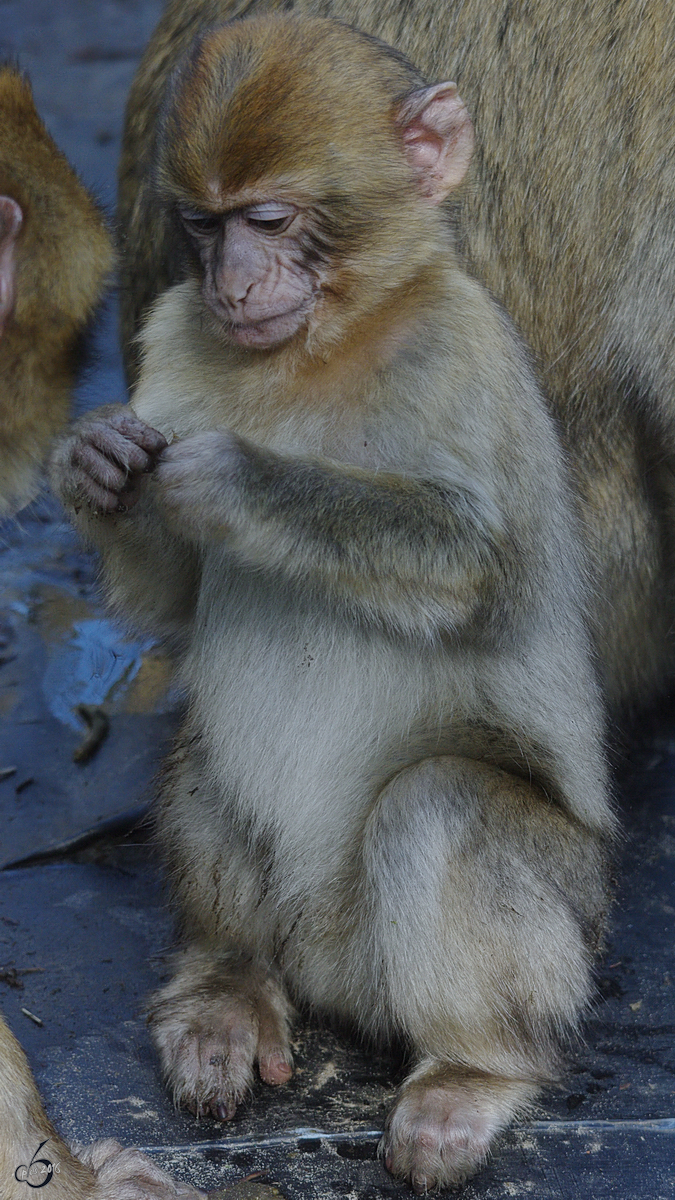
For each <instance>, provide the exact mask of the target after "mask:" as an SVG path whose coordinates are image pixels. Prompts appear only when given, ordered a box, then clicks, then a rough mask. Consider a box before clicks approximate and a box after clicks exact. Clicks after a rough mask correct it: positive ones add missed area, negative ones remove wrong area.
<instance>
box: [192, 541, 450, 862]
mask: <svg viewBox="0 0 675 1200" xmlns="http://www.w3.org/2000/svg"><path fill="white" fill-rule="evenodd" d="M185 675H186V682H187V684H188V687H189V689H190V692H191V698H192V708H193V713H194V716H195V719H196V721H197V724H198V728H199V730H200V733H201V736H202V743H203V746H204V749H205V750H206V753H207V755H208V757H209V761H210V763H211V768H212V770H213V773H214V776H215V779H216V781H217V786H218V789H219V791H220V794H221V798H222V805H223V809H224V810H225V809H227V810H229V811H230V812H231V813H236V814H238V816H239V817H243V818H244V819H246V820H250V821H253V822H254V823H255V824H256V825H258V826H260V827H262V828H267V829H273V830H274V831H275V834H274V835H275V838H276V839H277V840H280V841H281V842H286V841H288V842H289V843H293V844H295V843H297V842H298V840H299V839H304V842H305V843H307V841H308V840H309V842H311V841H312V839H313V838H314V837H316V840H317V845H318V846H324V847H325V844H326V841H327V840H328V841H329V842H332V844H333V845H335V843H336V840H337V841H341V840H343V839H344V838H346V837H349V835H350V830H351V829H353V827H354V824H355V823H358V822H359V821H360V820H362V818H363V813H364V811H365V810H366V809H367V807H368V806H369V805H370V803H371V802H372V799H373V797H374V796H375V795H376V794H377V792H378V791H379V790H380V788H381V787H382V786H383V784H384V782H385V781H386V779H387V778H390V777H391V774H392V771H395V770H396V769H397V768H399V767H403V766H405V765H407V764H408V763H409V762H411V761H416V760H418V759H419V758H420V757H424V756H425V754H427V753H429V738H430V736H431V738H432V740H433V738H434V737H436V736H437V735H438V733H439V730H441V729H442V728H443V727H444V725H445V722H446V719H447V715H448V697H447V686H448V684H447V662H444V661H443V657H442V655H441V654H439V651H438V650H431V649H429V648H423V647H420V646H419V645H415V646H412V645H408V646H406V645H403V644H400V643H397V642H396V641H394V640H392V639H390V638H388V637H386V636H385V635H384V634H382V633H380V632H378V631H376V630H373V629H365V628H362V627H359V626H357V625H356V624H354V623H350V622H349V621H348V620H347V619H346V618H344V617H341V616H340V615H339V614H338V613H335V612H332V611H331V610H330V608H329V607H328V605H327V604H322V603H321V600H320V599H319V598H316V597H312V596H310V595H308V594H307V593H306V592H303V591H302V590H301V589H295V590H294V589H292V588H290V587H286V586H283V585H281V584H280V583H279V582H278V581H269V580H265V579H261V578H260V576H256V575H255V574H254V573H253V572H243V571H241V570H238V569H237V568H236V566H235V565H234V564H233V563H232V561H231V560H230V559H229V557H228V556H227V554H226V553H225V552H214V553H213V555H212V557H211V559H210V561H209V562H208V563H207V566H206V569H205V572H204V582H203V585H202V592H201V595H200V600H199V605H198V611H197V615H196V620H195V626H194V634H193V641H192V647H191V650H190V653H189V655H188V657H187V660H186V663H185ZM469 690H470V689H469V688H468V687H467V688H465V689H464V695H465V698H466V697H467V696H468V693H469ZM430 730H431V731H432V733H431V735H430ZM324 852H325V851H324Z"/></svg>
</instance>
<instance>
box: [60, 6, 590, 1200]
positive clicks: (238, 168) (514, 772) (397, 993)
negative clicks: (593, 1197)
mask: <svg viewBox="0 0 675 1200" xmlns="http://www.w3.org/2000/svg"><path fill="white" fill-rule="evenodd" d="M364 114H367V118H366V117H364ZM157 139H158V144H157V155H156V162H155V180H156V187H157V188H158V190H159V195H160V197H161V201H162V203H163V204H164V205H165V210H166V213H167V220H168V219H171V220H174V221H175V222H176V227H177V228H180V229H181V230H182V237H183V240H184V245H185V250H186V253H187V254H188V255H189V256H190V261H191V263H192V268H191V272H190V277H189V279H188V281H187V282H185V283H183V284H180V285H178V286H175V287H173V288H171V289H170V290H169V291H168V292H166V293H165V294H164V295H163V296H162V297H161V298H160V300H159V301H158V303H157V304H156V306H155V309H154V312H153V313H152V315H151V317H150V319H149V321H148V323H147V326H146V328H145V332H144V335H143V368H142V373H141V378H140V382H139V385H138V388H137V390H136V392H135V395H134V397H133V410H134V411H133V412H131V411H129V410H128V409H125V408H122V407H120V408H110V409H103V410H100V411H99V412H98V413H93V414H91V415H90V416H89V417H86V418H84V419H83V420H82V421H80V422H78V424H77V425H76V426H75V427H74V429H73V431H72V432H71V434H70V436H69V437H67V438H66V439H64V440H63V442H62V443H61V445H60V446H59V448H58V451H57V453H56V455H55V459H54V473H53V477H54V481H55V485H56V487H57V488H58V490H59V492H60V494H61V496H62V498H63V500H64V502H65V503H66V504H67V505H68V506H70V508H71V511H72V512H73V515H74V519H75V520H76V522H77V524H78V526H79V528H80V529H81V530H82V532H83V533H84V534H85V535H86V536H87V537H88V538H89V539H90V540H91V541H93V542H94V543H95V544H96V545H97V546H98V547H99V548H100V550H101V552H102V556H103V564H104V571H105V575H106V579H107V587H108V592H109V596H110V599H111V601H112V603H113V604H114V605H115V606H116V607H117V608H119V609H120V610H121V611H123V612H124V613H125V614H126V615H127V616H128V617H130V618H132V619H133V620H134V621H135V622H137V623H138V624H139V625H141V626H143V627H145V628H148V629H151V630H153V631H155V632H159V631H161V632H163V633H164V634H165V635H166V636H167V637H168V638H170V639H171V640H172V641H173V642H174V644H175V645H176V647H177V652H178V655H179V658H180V662H181V669H182V675H183V679H184V681H185V683H186V685H187V687H188V689H189V693H190V708H189V714H188V717H187V719H186V722H185V726H184V729H183V731H182V735H181V737H180V739H179V742H178V745H177V747H176V750H175V752H174V754H173V756H172V758H171V760H170V763H169V766H168V770H167V772H166V775H165V777H164V780H163V784H162V795H161V800H160V805H159V812H158V824H159V832H160V837H161V840H162V842H163V845H164V849H165V854H166V859H167V864H168V867H169V870H170V873H171V879H172V883H173V891H174V897H175V901H176V904H177V906H178V909H179V913H180V917H181V923H182V929H183V933H184V938H185V946H184V949H183V951H182V954H181V956H180V957H179V959H178V969H177V973H176V976H175V978H174V980H173V981H172V982H171V983H170V984H168V985H167V986H166V987H165V988H163V989H162V990H161V991H160V992H159V993H157V995H156V996H155V998H154V1002H153V1005H152V1012H151V1025H152V1030H153V1034H154V1038H155V1041H156V1044H157V1046H158V1049H159V1053H160V1056H161V1059H162V1064H163V1067H164V1071H165V1073H166V1076H167V1079H168V1081H169V1084H170V1086H171V1087H172V1089H173V1091H174V1094H175V1096H176V1098H177V1100H179V1101H180V1102H181V1103H183V1104H186V1105H187V1106H188V1107H189V1108H191V1109H192V1110H193V1111H195V1112H197V1113H200V1114H205V1113H208V1112H210V1113H211V1114H212V1115H213V1116H215V1117H217V1118H219V1119H222V1120H227V1119H229V1118H230V1117H231V1116H232V1114H233V1113H234V1111H235V1108H236V1106H237V1104H238V1103H239V1102H240V1101H241V1099H242V1098H243V1096H244V1095H245V1093H246V1089H247V1087H248V1085H249V1083H250V1080H251V1077H252V1071H253V1067H254V1063H255V1062H256V1061H257V1065H258V1070H259V1072H260V1075H261V1077H262V1078H263V1080H265V1081H266V1082H268V1083H271V1084H279V1083H283V1082H284V1081H285V1080H287V1079H288V1078H289V1076H290V1074H291V1071H292V1056H291V1048H290V1042H289V1024H290V1017H291V1005H290V1000H289V996H290V997H292V998H293V999H295V1000H297V1001H300V1002H302V1003H306V1004H309V1005H311V1006H312V1007H315V1008H317V1009H319V1010H322V1011H324V1012H327V1013H330V1014H334V1015H337V1016H339V1017H341V1018H348V1019H350V1020H351V1021H353V1022H354V1023H355V1024H356V1026H357V1027H358V1028H359V1029H360V1030H361V1031H362V1032H363V1033H364V1034H365V1035H367V1036H372V1037H377V1038H387V1037H391V1036H392V1035H397V1036H401V1037H403V1038H404V1039H406V1041H407V1042H408V1044H409V1046H410V1049H411V1055H412V1056H413V1057H414V1069H413V1071H412V1073H411V1074H410V1076H409V1078H408V1079H407V1080H406V1081H405V1083H404V1084H403V1087H402V1088H401V1092H400V1095H399V1097H398V1099H397V1102H396V1104H395V1106H394V1109H393V1111H392V1113H391V1116H390V1118H389V1121H388V1125H387V1130H386V1133H385V1136H384V1139H383V1153H384V1157H385V1162H386V1165H387V1167H388V1168H389V1169H390V1170H391V1171H392V1172H393V1174H394V1175H396V1176H399V1177H403V1178H406V1179H408V1180H410V1182H411V1183H412V1185H413V1187H414V1188H415V1190H416V1191H418V1192H423V1191H426V1190H428V1189H431V1188H433V1187H434V1186H442V1185H447V1184H452V1183H457V1182H458V1181H461V1180H462V1179H464V1178H465V1177H466V1176H467V1175H468V1174H470V1173H471V1172H472V1171H473V1170H475V1168H476V1167H477V1166H478V1165H479V1163H480V1162H481V1160H482V1159H483V1158H484V1157H485V1155H486V1154H487V1152H488V1150H489V1147H490V1144H491V1142H492V1139H493V1138H494V1135H495V1134H496V1132H497V1131H498V1130H499V1129H501V1128H503V1127H504V1125H505V1124H507V1123H508V1121H509V1120H510V1119H511V1118H512V1117H513V1116H514V1114H516V1113H518V1112H522V1111H524V1110H525V1109H526V1108H527V1106H528V1104H529V1103H530V1102H531V1101H532V1099H533V1097H534V1096H535V1095H536V1094H537V1092H538V1091H539V1089H540V1088H541V1086H542V1085H543V1084H544V1083H546V1081H548V1080H551V1079H553V1078H554V1077H555V1076H556V1073H557V1071H558V1069H559V1052H560V1042H561V1040H562V1039H563V1038H564V1035H565V1032H566V1031H569V1030H570V1029H571V1028H573V1027H574V1025H575V1023H576V1022H577V1020H578V1016H579V1013H580V1012H581V1010H582V1009H583V1007H584V1005H585V1004H586V1002H587V1000H588V997H589V991H590V969H591V964H592V959H593V953H594V950H595V948H596V946H597V942H598V939H599V937H600V936H601V931H602V927H603V920H604V912H605V905H606V899H605V859H606V851H607V847H608V844H609V843H610V841H611V837H612V832H613V818H612V814H611V811H610V808H609V806H608V800H607V789H606V774H605V765H604V761H603V755H602V751H601V732H602V730H601V725H602V717H601V711H600V705H599V700H598V694H597V688H596V683H595V680H594V675H593V670H592V667H591V663H590V659H589V648H588V637H587V633H586V629H585V626H584V620H583V614H582V608H583V604H584V584H583V563H582V562H581V554H580V549H579V545H578V542H577V537H576V530H575V520H574V516H573V511H572V502H571V499H570V496H569V493H568V485H567V480H566V476H565V470H564V465H563V461H562V455H561V451H560V446H559V442H558V437H557V433H556V429H555V427H554V425H553V422H552V421H551V419H550V417H549V416H548V413H547V410H546V407H545V405H544V402H543V400H542V397H541V395H540V393H539V391H538V389H537V386H536V383H535V381H534V379H533V376H532V374H531V371H530V368H529V365H528V361H527V356H526V354H525V353H524V351H523V348H522V346H521V345H520V344H519V342H518V340H517V338H516V336H515V334H514V332H513V330H512V328H511V326H510V324H509V322H508V320H507V319H506V318H505V316H504V314H503V313H502V312H501V311H500V309H499V308H497V306H496V305H495V304H494V303H493V302H492V301H491V299H490V298H489V296H488V295H487V293H486V292H485V290H484V289H483V288H482V287H481V286H480V285H479V284H477V283H476V282H474V281H473V280H471V279H470V278H469V277H468V276H467V275H466V274H465V272H464V271H463V270H462V269H461V268H460V267H459V265H458V262H457V259H456V257H455V254H454V251H453V243H452V234H451V231H450V230H449V228H448V226H447V221H446V219H445V218H444V216H443V214H442V211H441V209H440V207H439V205H440V202H441V201H442V200H443V199H444V198H445V197H446V196H447V195H448V194H449V193H450V192H451V191H452V190H453V189H454V188H456V187H457V186H458V185H459V184H460V183H461V180H462V178H463V176H464V173H465V171H466V168H467V165H468V163H469V160H470V156H471V150H472V144H473V138H472V128H471V124H470V120H469V117H468V115H467V112H466V110H465V108H464V106H463V104H462V102H461V101H460V99H459V97H458V95H457V91H456V89H455V87H454V85H453V84H450V83H441V84H437V85H435V86H431V87H429V86H426V85H425V84H424V83H423V81H422V80H421V79H420V77H419V76H418V74H417V73H416V71H415V70H414V69H413V68H412V67H411V66H410V64H408V63H407V62H406V61H405V60H404V59H403V58H402V57H401V56H400V55H399V54H398V53H396V52H395V51H392V50H390V49H389V48H388V47H386V46H384V45H383V44H381V43H378V42H376V41H374V40H373V39H370V38H367V37H365V36H363V35H361V34H359V33H357V32H356V31H354V30H353V29H351V28H348V27H346V26H343V25H340V24H338V23H334V22H332V21H328V20H321V19H306V20H305V19H302V20H301V19H297V18H294V17H292V16H269V17H261V18H255V19H252V20H245V21H239V22H233V23H231V24H228V25H226V26H224V27H223V28H220V29H216V30H215V31H209V32H207V33H206V34H204V35H203V36H202V37H201V38H199V39H198V40H197V41H196V42H195V44H194V46H193V47H192V49H191V51H190V53H189V55H188V56H187V58H186V59H185V60H184V61H183V62H182V63H181V65H180V67H179V68H178V70H177V72H176V74H175V76H174V77H173V79H172V81H171V84H170V86H169V90H168V93H167V95H166V97H165V101H164V106H163V110H162V119H161V124H160V128H159V130H158V134H157ZM174 435H175V438H176V440H173V441H172V444H171V445H170V446H167V440H168V439H169V438H173V436H174ZM153 468H154V473H152V474H150V472H151V471H152V469H153Z"/></svg>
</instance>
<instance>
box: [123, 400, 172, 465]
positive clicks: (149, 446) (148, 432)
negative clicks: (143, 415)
mask: <svg viewBox="0 0 675 1200" xmlns="http://www.w3.org/2000/svg"><path fill="white" fill-rule="evenodd" d="M109 421H110V424H111V425H113V426H114V427H115V429H116V430H117V431H118V433H121V434H122V435H123V437H125V438H129V439H130V440H131V441H133V442H135V443H136V445H137V446H140V448H141V449H142V450H145V451H146V453H147V454H149V455H151V456H152V457H153V458H154V457H155V456H156V455H158V454H161V453H162V450H165V449H166V447H167V446H168V444H169V443H168V442H167V440H166V438H165V437H164V434H162V433H160V432H159V430H158V429H153V427H152V425H146V423H145V421H141V419H140V417H137V416H136V414H135V413H134V412H132V411H131V409H129V408H126V407H122V408H120V409H118V410H117V411H116V412H114V413H112V414H111V415H110V417H109Z"/></svg>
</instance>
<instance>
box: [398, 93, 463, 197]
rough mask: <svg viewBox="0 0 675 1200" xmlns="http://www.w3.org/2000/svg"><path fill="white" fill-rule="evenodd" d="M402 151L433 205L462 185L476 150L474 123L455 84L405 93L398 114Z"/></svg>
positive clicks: (422, 189)
mask: <svg viewBox="0 0 675 1200" xmlns="http://www.w3.org/2000/svg"><path fill="white" fill-rule="evenodd" d="M396 123H397V125H398V127H399V129H400V131H401V136H402V138H403V150H404V153H405V156H406V158H407V160H408V162H409V163H410V166H411V167H412V169H413V171H414V173H415V175H416V176H417V180H418V183H419V187H420V191H421V193H422V195H423V196H424V197H425V198H426V199H427V200H428V201H429V202H430V203H431V204H440V203H441V201H442V200H445V198H446V196H448V195H449V194H450V192H451V191H453V190H454V188H456V187H459V185H460V183H461V182H462V180H463V178H464V176H465V175H466V172H467V168H468V166H469V163H470V161H471V155H472V153H473V141H474V138H473V125H472V124H471V117H470V116H469V114H468V112H467V110H466V108H465V106H464V104H463V102H462V100H461V99H460V97H459V96H458V94H457V85H456V84H454V83H437V84H435V85H434V86H433V87H428V88H421V89H420V90H419V91H417V92H412V93H411V94H410V95H409V96H406V98H405V100H404V101H403V103H402V104H401V106H400V107H399V110H398V113H397V115H396Z"/></svg>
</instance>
